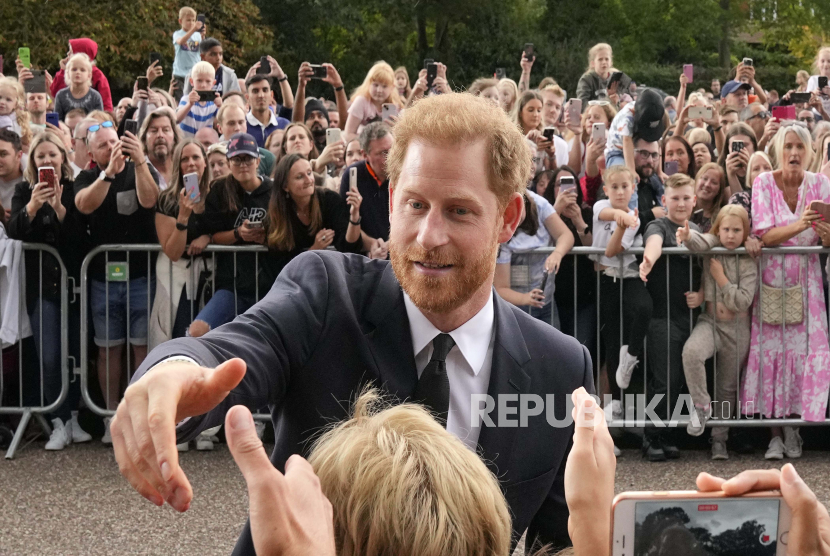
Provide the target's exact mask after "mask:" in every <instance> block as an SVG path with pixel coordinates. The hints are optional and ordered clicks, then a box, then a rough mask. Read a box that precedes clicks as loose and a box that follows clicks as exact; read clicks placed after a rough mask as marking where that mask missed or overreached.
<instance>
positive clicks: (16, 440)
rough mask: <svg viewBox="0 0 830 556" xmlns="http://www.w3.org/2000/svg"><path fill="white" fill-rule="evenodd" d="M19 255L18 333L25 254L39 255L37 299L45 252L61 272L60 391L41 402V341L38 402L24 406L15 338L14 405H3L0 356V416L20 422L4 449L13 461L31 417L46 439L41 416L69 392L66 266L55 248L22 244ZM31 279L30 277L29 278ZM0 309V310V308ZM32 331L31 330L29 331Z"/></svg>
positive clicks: (20, 341)
mask: <svg viewBox="0 0 830 556" xmlns="http://www.w3.org/2000/svg"><path fill="white" fill-rule="evenodd" d="M23 251H24V253H23V256H22V257H21V258H20V267H19V272H18V280H20V297H19V299H18V330H19V329H20V325H21V324H22V320H23V315H26V316H27V317H26V318H28V308H27V306H26V286H27V279H26V275H25V268H26V257H25V253H26V252H31V251H36V252H39V255H38V264H39V271H40V272H39V280H38V286H37V287H38V292H39V295H38V297H39V298H41V299H42V298H43V254H44V253H48V254H49V255H51V256H52V257H54V258H55V259H56V260H57V263H58V264H59V265H60V271H61V278H60V284H59V287H60V292H61V294H60V315H61V316H60V319H61V320H60V325H61V326H60V329H61V333H60V345H61V347H60V362H61V368H60V373H61V391H60V395H59V396H58V398H57V399H56V400H55V401H53V402H52V403H49V404H47V403H46V399H45V392H44V389H45V381H44V365H43V341H41V343H40V345H39V346H37V347H38V360H39V361H38V363H39V365H38V369H37V370H38V372H39V375H38V376H39V379H40V380H39V393H40V395H39V402H37V403H36V404H26V401H28V400H29V396H30V393H29V392H24V382H26V380H25V379H26V378H28V377H25V378H24V365H23V359H24V349H23V340H24V338H19V339H18V341H17V349H18V356H17V360H18V370H17V396H18V403H17V405H6V406H4V405H3V399H4V394H7V393H8V392H6V387H7V384H6V381H5V375H6V373H5V371H6V369H4V368H3V358H2V357H0V415H20V422H19V423H18V425H17V428H16V430H15V433H14V437H13V439H12V441H11V444H10V445H9V447H8V449H7V450H6V459H12V458H14V455H15V452H16V451H17V449H18V447H19V446H20V442H21V441H22V440H23V435H24V434H25V432H26V427H27V426H28V425H29V422H30V421H31V419H32V417H34V418H35V420H36V421H37V422H38V424H39V425H40V426H41V428H42V429H43V431H44V432H45V433H46V435H47V436H49V435H50V434H51V432H52V428H51V427H50V426H49V422H48V421H47V419H46V418H45V417H44V415H45V414H48V413H51V412H52V411H54V410H55V409H57V408H58V407H59V406H60V405H61V404H62V403H63V402H64V400H65V399H66V396H67V393H68V391H69V373H68V368H67V362H68V359H69V357H68V355H69V353H68V349H67V348H68V340H67V315H68V313H69V309H68V300H67V274H66V266H64V264H63V260H62V259H61V257H60V255H59V254H58V252H57V250H55V248H53V247H51V246H49V245H45V244H40V243H24V244H23ZM29 278H31V277H29ZM0 310H2V308H1V307H0ZM0 314H2V313H0ZM40 317H41V318H40V319H39V321H40V330H39V332H40V334H39V336H40V338H41V339H43V304H41V305H40ZM33 332H34V331H33ZM32 371H33V369H26V370H25V372H32Z"/></svg>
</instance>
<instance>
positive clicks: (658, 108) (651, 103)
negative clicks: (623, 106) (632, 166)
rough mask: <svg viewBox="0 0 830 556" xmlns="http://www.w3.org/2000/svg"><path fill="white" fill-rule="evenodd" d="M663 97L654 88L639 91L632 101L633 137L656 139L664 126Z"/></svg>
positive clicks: (663, 129)
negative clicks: (635, 98) (635, 99)
mask: <svg viewBox="0 0 830 556" xmlns="http://www.w3.org/2000/svg"><path fill="white" fill-rule="evenodd" d="M665 113H666V109H665V108H663V98H662V97H661V96H660V94H659V93H657V91H655V90H654V89H644V90H642V91H640V95H639V96H638V97H637V102H635V103H634V134H633V135H634V137H636V138H640V139H644V140H646V141H648V142H653V141H658V140H659V139H660V138H661V137H662V136H663V132H664V131H666V126H665V125H663V115H664V114H665Z"/></svg>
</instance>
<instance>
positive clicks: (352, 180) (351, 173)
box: [349, 167, 357, 191]
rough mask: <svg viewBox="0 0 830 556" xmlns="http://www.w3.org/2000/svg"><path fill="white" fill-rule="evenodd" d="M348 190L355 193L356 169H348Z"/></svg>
mask: <svg viewBox="0 0 830 556" xmlns="http://www.w3.org/2000/svg"><path fill="white" fill-rule="evenodd" d="M349 189H353V190H355V191H357V168H354V167H352V168H349Z"/></svg>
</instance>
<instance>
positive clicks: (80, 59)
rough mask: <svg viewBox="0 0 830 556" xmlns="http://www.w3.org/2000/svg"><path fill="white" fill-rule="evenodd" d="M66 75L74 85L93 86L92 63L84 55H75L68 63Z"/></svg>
mask: <svg viewBox="0 0 830 556" xmlns="http://www.w3.org/2000/svg"><path fill="white" fill-rule="evenodd" d="M66 74H67V75H68V76H69V79H67V81H69V83H70V84H72V85H92V61H91V60H90V59H89V56H87V55H86V54H84V53H82V52H81V53H78V54H73V55H72V57H71V58H69V61H68V62H66Z"/></svg>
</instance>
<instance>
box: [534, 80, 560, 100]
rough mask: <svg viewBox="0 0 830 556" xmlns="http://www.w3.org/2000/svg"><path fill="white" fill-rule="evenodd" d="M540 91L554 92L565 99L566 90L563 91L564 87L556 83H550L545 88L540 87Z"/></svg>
mask: <svg viewBox="0 0 830 556" xmlns="http://www.w3.org/2000/svg"><path fill="white" fill-rule="evenodd" d="M539 92H540V93H552V94H553V95H555V96H557V97H561V98H563V99H564V98H565V91H563V90H562V87H560V86H559V85H557V84H556V83H553V84H551V85H548V86H547V87H545V88H543V89H539Z"/></svg>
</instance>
